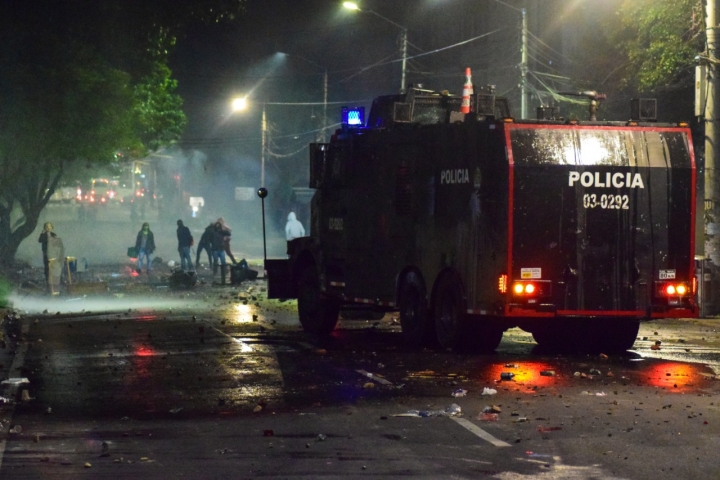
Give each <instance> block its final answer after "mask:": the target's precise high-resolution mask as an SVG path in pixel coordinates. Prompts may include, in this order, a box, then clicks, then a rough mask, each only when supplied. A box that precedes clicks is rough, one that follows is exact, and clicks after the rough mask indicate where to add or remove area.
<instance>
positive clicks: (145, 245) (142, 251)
mask: <svg viewBox="0 0 720 480" xmlns="http://www.w3.org/2000/svg"><path fill="white" fill-rule="evenodd" d="M135 248H136V249H137V256H138V257H137V269H136V272H137V273H142V268H143V259H145V260H146V261H147V273H148V275H150V272H151V271H152V254H153V252H154V251H155V235H153V232H152V231H151V230H150V224H149V223H147V222H145V223H143V224H142V228H141V229H140V231H139V232H138V234H137V238H136V239H135Z"/></svg>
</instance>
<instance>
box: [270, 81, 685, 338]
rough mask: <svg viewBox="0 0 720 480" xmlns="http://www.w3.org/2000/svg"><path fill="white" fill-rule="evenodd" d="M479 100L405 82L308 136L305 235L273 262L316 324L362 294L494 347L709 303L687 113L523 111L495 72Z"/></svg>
mask: <svg viewBox="0 0 720 480" xmlns="http://www.w3.org/2000/svg"><path fill="white" fill-rule="evenodd" d="M591 93H593V94H594V92H591ZM591 98H593V97H592V96H591ZM471 105H472V109H471V112H470V113H467V114H464V113H461V111H460V107H461V98H459V97H455V96H450V95H446V94H440V93H436V92H432V91H427V90H420V89H409V91H408V92H407V93H406V94H401V95H389V96H383V97H379V98H377V99H376V100H375V101H374V103H373V105H372V109H371V111H370V113H369V115H368V119H367V122H364V120H363V118H362V115H361V113H362V111H361V110H351V109H346V110H344V114H345V115H346V117H347V118H346V119H345V123H344V125H343V128H342V129H340V130H338V131H337V132H336V133H335V135H333V136H332V139H331V141H330V142H329V143H327V144H325V143H322V144H312V145H311V146H310V187H312V188H314V189H316V192H315V195H314V197H313V199H312V204H311V208H312V213H311V216H312V220H311V223H312V225H311V228H310V235H309V236H307V237H303V238H299V239H296V240H293V241H292V242H290V243H289V245H288V254H289V259H287V260H285V259H283V260H267V263H266V268H267V271H268V275H269V285H270V288H269V294H270V296H271V298H272V297H274V298H280V297H284V298H297V299H298V311H299V317H300V322H301V324H302V326H303V328H304V329H305V330H306V331H309V332H315V333H329V332H331V331H332V330H333V328H334V327H335V325H336V322H337V320H338V313H339V311H340V310H341V309H348V308H353V307H365V308H372V309H376V310H382V311H393V310H394V311H399V317H400V323H401V326H402V335H403V337H405V339H406V340H407V341H408V342H409V343H411V344H413V345H418V346H420V345H425V344H428V343H435V344H439V345H440V346H441V347H443V348H457V347H462V346H471V347H475V348H477V349H480V350H486V351H487V350H494V349H495V348H497V346H498V344H499V342H500V340H501V337H502V335H503V332H504V331H505V330H507V329H508V328H511V327H516V326H519V327H520V328H522V329H524V330H526V331H528V332H531V333H532V334H533V337H534V338H535V340H536V341H537V342H538V343H539V344H540V345H541V346H543V345H544V346H548V347H563V346H572V347H574V348H578V349H581V350H585V351H592V350H596V351H606V352H610V351H621V350H625V349H628V348H631V347H632V345H633V343H634V341H635V339H636V336H637V333H638V328H639V322H641V321H644V320H653V319H659V318H668V317H678V318H685V317H696V316H697V315H698V306H697V302H696V283H695V277H694V263H693V255H694V229H695V225H694V224H695V213H694V212H695V176H696V171H695V160H694V155H693V148H692V141H691V136H690V130H689V129H688V127H687V125H684V124H661V123H657V122H656V121H654V118H653V117H654V116H655V115H654V110H655V103H654V100H649V99H642V100H639V101H635V102H634V104H633V107H634V108H632V110H633V112H634V114H633V117H634V118H633V120H630V121H622V122H609V121H567V120H562V119H553V114H552V113H553V109H549V108H540V109H538V116H540V117H544V118H545V119H541V120H516V119H513V117H512V116H511V114H510V111H509V107H508V103H507V101H506V100H504V99H503V98H500V97H496V96H495V95H494V93H493V92H492V90H491V89H481V90H480V91H479V92H478V93H477V94H475V95H473V96H472V98H471ZM591 113H592V110H591Z"/></svg>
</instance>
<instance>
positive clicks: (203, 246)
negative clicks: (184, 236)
mask: <svg viewBox="0 0 720 480" xmlns="http://www.w3.org/2000/svg"><path fill="white" fill-rule="evenodd" d="M214 231H215V224H214V223H212V222H210V225H208V226H207V227H205V231H204V232H203V234H202V236H200V242H198V246H197V254H196V255H195V265H200V253H202V251H203V250H205V251H206V252H207V256H208V267H212V265H213V258H212V238H213V235H214Z"/></svg>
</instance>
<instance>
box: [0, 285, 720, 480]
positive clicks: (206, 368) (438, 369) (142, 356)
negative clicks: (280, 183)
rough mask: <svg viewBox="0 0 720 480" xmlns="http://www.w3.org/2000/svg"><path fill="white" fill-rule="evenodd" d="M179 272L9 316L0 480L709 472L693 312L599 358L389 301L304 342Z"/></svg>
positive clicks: (282, 315) (273, 305)
mask: <svg viewBox="0 0 720 480" xmlns="http://www.w3.org/2000/svg"><path fill="white" fill-rule="evenodd" d="M198 289H199V292H196V293H195V294H194V297H193V298H185V297H183V296H182V295H179V296H177V295H176V296H175V297H174V298H170V300H171V301H170V302H169V303H168V304H167V305H164V306H163V305H155V306H154V307H153V308H142V307H138V306H137V304H136V305H134V306H133V307H132V308H131V309H130V310H128V309H127V308H121V307H122V306H123V305H124V304H122V303H112V302H111V303H110V304H106V305H105V306H104V307H103V308H105V309H106V310H114V312H113V313H107V312H106V313H93V312H98V310H97V309H96V308H94V309H90V308H86V309H85V310H86V311H85V312H82V313H79V314H78V313H63V314H60V315H57V314H54V313H53V312H54V311H55V310H54V309H51V308H48V310H49V311H50V313H47V314H41V313H31V314H27V315H23V319H22V320H23V326H24V328H25V334H24V335H23V336H22V338H23V340H22V341H21V342H20V343H19V345H17V346H14V345H12V344H11V345H10V347H9V348H8V349H7V350H8V351H6V352H4V353H5V355H6V357H7V358H9V359H10V360H12V358H10V357H9V356H8V355H9V350H12V352H14V353H15V355H14V363H12V364H11V365H10V364H8V365H5V370H6V372H7V374H8V375H9V376H10V377H26V378H28V380H29V382H30V383H29V384H28V385H24V386H21V387H19V388H16V389H15V391H16V393H15V394H14V395H13V396H14V398H16V399H17V400H18V403H17V404H14V405H4V406H0V409H2V414H1V416H0V419H1V420H2V422H3V423H2V427H3V430H2V432H3V435H2V438H3V439H5V440H4V442H3V444H2V445H0V446H1V447H2V449H3V450H2V453H3V456H2V463H1V464H0V478H3V479H14V478H106V477H114V478H202V479H204V478H293V479H295V478H301V479H310V478H365V477H374V478H395V477H411V478H498V479H513V478H568V479H570V478H573V479H574V478H628V479H636V478H637V479H643V478H719V477H720V462H718V461H717V459H716V455H717V451H718V447H719V446H720V445H719V444H720V440H719V439H720V435H719V434H720V412H719V409H720V396H718V393H719V391H720V388H719V387H720V382H719V381H717V380H715V379H714V374H715V373H716V372H715V371H714V370H713V368H712V367H713V366H714V365H716V364H717V359H718V358H719V357H720V356H719V355H718V348H717V347H718V340H717V335H718V334H717V332H716V331H715V327H714V322H713V321H693V322H685V323H681V322H660V323H654V324H647V325H644V326H643V327H642V329H641V333H640V338H641V339H640V340H639V341H638V342H637V343H636V345H635V347H636V349H637V350H635V351H634V352H628V353H627V354H626V355H622V356H611V357H609V358H604V357H599V356H592V357H588V356H572V355H555V354H548V353H543V352H538V351H537V349H536V347H535V344H534V342H533V341H532V337H530V336H529V335H527V334H525V333H523V332H521V331H519V330H512V331H510V332H508V333H506V335H505V337H504V340H503V343H502V344H501V346H500V348H499V349H498V351H497V353H496V354H494V355H473V354H457V353H451V352H444V351H434V350H425V351H421V352H415V351H411V350H407V349H406V348H404V347H403V346H402V345H401V344H400V342H399V338H398V337H399V327H398V326H397V323H396V321H394V320H393V316H392V315H386V316H385V318H384V319H383V320H381V321H343V322H341V324H340V328H339V329H338V330H337V331H336V332H335V334H334V335H333V336H332V337H330V338H328V339H318V338H315V337H313V336H309V335H306V334H304V333H302V332H301V331H300V330H299V328H298V326H297V324H296V319H295V316H294V303H292V302H285V303H278V302H275V301H268V300H265V299H264V298H263V291H262V289H263V283H262V282H261V281H259V282H255V284H254V285H253V290H252V291H251V292H247V291H246V289H245V286H244V287H243V289H234V288H227V287H226V288H221V287H211V286H209V285H203V286H199V287H198ZM168 295H169V294H168ZM168 295H165V296H166V297H167V296H168ZM155 296H156V297H157V292H155ZM170 297H172V295H170ZM117 298H118V296H117V295H116V296H115V300H117ZM125 299H127V298H125ZM84 301H85V300H82V302H84ZM137 302H138V303H139V304H142V300H141V299H137ZM35 305H36V309H37V310H38V311H41V310H39V309H40V308H43V305H42V303H40V300H38V301H37V302H36V303H35ZM80 306H81V305H80ZM80 306H78V307H76V308H77V311H80V310H81V309H80ZM88 306H89V305H88ZM91 310H92V311H91ZM643 338H644V340H643ZM656 340H659V341H661V342H662V343H661V345H660V350H651V349H650V348H651V346H652V345H654V344H655V341H656ZM10 360H6V361H7V362H8V363H9V361H10ZM707 365H710V367H709V366H707ZM358 370H360V371H361V372H358ZM546 371H553V372H554V375H553V376H545V375H542V374H541V372H546ZM503 372H508V373H513V374H514V377H513V379H512V380H510V381H500V377H501V373H503ZM367 373H370V374H372V375H373V377H372V378H370V377H368V376H367ZM484 388H491V389H494V390H496V391H497V393H496V394H494V395H488V396H483V395H482V391H483V389H484ZM23 389H26V390H27V391H28V393H27V395H28V396H29V399H28V400H26V401H23V400H22V390H23ZM458 389H462V390H465V391H467V393H466V395H465V396H460V397H453V396H452V394H453V392H455V391H456V390H458ZM8 392H9V393H8ZM11 394H12V392H11V387H7V388H6V393H5V395H6V396H10V395H11ZM453 404H455V405H457V406H458V407H460V409H461V412H462V415H461V416H458V417H450V416H446V415H441V416H430V417H414V416H396V415H408V412H416V411H420V412H423V415H425V414H430V415H434V414H439V413H440V412H443V411H444V410H445V409H449V408H451V407H452V406H453ZM492 406H494V407H497V408H496V410H499V412H498V413H496V414H483V413H482V410H483V409H485V408H486V407H492ZM426 412H427V413H426ZM16 426H20V427H21V431H20V433H10V432H8V429H9V428H10V427H16Z"/></svg>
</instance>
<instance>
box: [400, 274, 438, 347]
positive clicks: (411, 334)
mask: <svg viewBox="0 0 720 480" xmlns="http://www.w3.org/2000/svg"><path fill="white" fill-rule="evenodd" d="M398 309H399V310H400V326H401V327H402V336H403V339H404V340H405V342H406V343H407V344H408V345H410V346H411V347H415V348H419V347H422V346H424V345H427V344H428V343H431V341H432V339H433V333H434V332H433V331H432V328H431V326H432V325H431V323H430V320H429V316H428V307H427V300H426V295H425V287H424V286H423V284H422V282H421V281H420V278H419V277H418V276H417V274H416V273H408V274H407V275H406V276H405V278H404V279H403V282H402V284H401V287H400V293H399V298H398Z"/></svg>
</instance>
